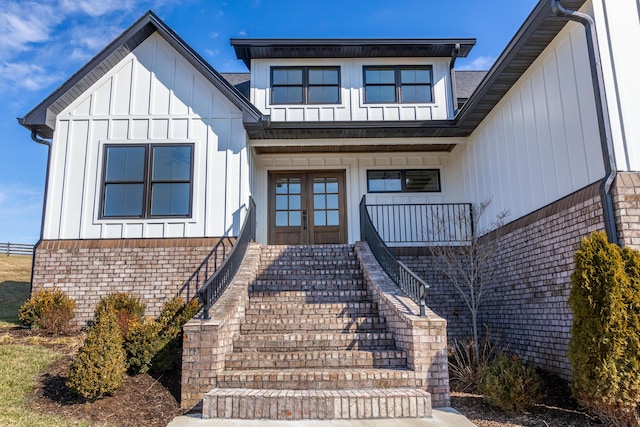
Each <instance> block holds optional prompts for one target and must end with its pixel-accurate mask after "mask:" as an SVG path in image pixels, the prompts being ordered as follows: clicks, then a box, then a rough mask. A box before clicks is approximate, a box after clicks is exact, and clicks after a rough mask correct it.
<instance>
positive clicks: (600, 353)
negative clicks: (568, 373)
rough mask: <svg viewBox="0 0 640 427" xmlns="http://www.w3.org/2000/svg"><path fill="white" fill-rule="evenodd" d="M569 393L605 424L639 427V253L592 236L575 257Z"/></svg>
mask: <svg viewBox="0 0 640 427" xmlns="http://www.w3.org/2000/svg"><path fill="white" fill-rule="evenodd" d="M575 263H576V269H575V271H574V272H573V274H572V275H571V294H570V297H569V306H570V307H571V310H572V311H573V327H572V330H571V340H570V342H569V354H568V356H569V360H571V364H572V366H573V381H572V384H571V387H572V390H573V394H574V395H575V397H576V398H577V399H578V401H579V402H580V403H581V404H583V405H584V406H585V407H587V408H588V409H589V410H590V411H591V412H593V413H595V414H596V415H598V416H599V417H600V418H601V419H602V420H603V421H605V423H606V424H607V425H611V426H620V427H631V426H637V425H640V410H639V405H640V253H638V251H634V250H631V249H627V248H625V249H624V250H622V249H620V248H619V247H618V246H616V245H614V244H611V243H609V242H608V241H607V237H606V235H605V234H604V233H603V232H597V233H594V234H593V235H591V236H590V237H589V238H585V239H584V240H583V241H582V244H581V246H580V249H579V250H578V251H577V252H576V255H575Z"/></svg>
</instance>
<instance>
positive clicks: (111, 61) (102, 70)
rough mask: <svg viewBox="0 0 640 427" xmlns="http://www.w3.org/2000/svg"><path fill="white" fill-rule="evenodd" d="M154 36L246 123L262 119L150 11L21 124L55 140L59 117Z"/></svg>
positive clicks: (24, 118)
mask: <svg viewBox="0 0 640 427" xmlns="http://www.w3.org/2000/svg"><path fill="white" fill-rule="evenodd" d="M154 32H155V33H157V34H159V35H160V36H161V37H162V38H163V39H164V40H165V41H166V42H167V43H168V44H169V45H171V46H172V47H173V49H175V51H176V52H177V53H178V54H179V55H181V56H182V57H183V58H184V59H185V60H186V61H187V62H188V63H189V64H191V65H192V66H193V67H194V68H195V69H197V70H198V71H199V72H200V74H201V75H202V76H203V77H205V78H206V80H208V81H209V82H210V83H211V84H212V85H213V86H215V87H216V88H217V89H218V90H219V91H220V92H222V93H223V94H224V95H225V96H226V97H227V98H228V99H229V101H231V102H232V103H233V104H234V105H235V106H237V107H238V108H239V109H241V110H242V112H243V117H244V121H246V122H256V121H259V120H260V119H261V118H262V114H261V113H260V112H259V111H258V110H257V109H256V108H255V107H254V106H253V105H252V104H251V103H250V102H249V101H248V100H247V99H246V98H245V97H244V96H243V95H242V94H241V93H240V92H238V90H237V89H236V88H234V87H233V86H232V85H230V84H229V83H228V82H227V81H226V80H225V79H224V78H223V77H222V76H221V75H220V74H219V73H218V72H217V71H216V70H214V69H213V68H212V67H211V66H210V65H209V64H208V63H207V62H206V61H205V60H204V59H203V58H202V57H201V56H200V55H198V54H197V53H196V52H195V51H194V50H193V49H192V48H191V47H190V46H189V45H187V44H186V43H185V42H184V40H182V39H181V38H180V37H179V36H178V35H177V34H176V33H175V32H174V31H173V30H171V29H170V28H169V27H168V26H167V25H166V24H165V23H164V22H163V21H162V20H161V19H160V18H158V17H157V16H156V15H155V14H154V13H153V12H151V11H149V12H147V13H146V14H144V15H143V16H142V17H141V18H140V19H139V20H138V21H136V22H135V23H134V24H133V25H132V26H131V27H129V28H128V29H127V30H125V31H124V32H123V33H122V34H121V35H120V36H118V37H117V38H116V39H115V40H114V41H113V42H111V43H110V44H109V45H108V46H107V47H105V48H104V49H103V50H102V51H101V52H100V53H98V54H97V55H96V56H95V57H94V58H93V59H91V60H90V61H89V62H88V63H87V64H86V65H84V66H83V67H82V68H81V69H80V70H79V71H78V72H76V73H75V74H74V75H73V76H71V77H70V78H69V79H68V80H67V81H66V82H64V83H63V84H62V85H61V86H60V87H59V88H58V89H56V90H55V91H54V92H53V93H52V94H51V95H49V96H48V97H47V98H45V99H44V100H43V101H42V102H41V103H40V104H38V105H37V106H36V107H35V108H34V109H33V110H31V111H30V112H29V113H27V114H26V115H25V116H24V117H22V118H19V119H18V121H19V122H20V124H21V125H22V126H24V127H26V128H27V129H29V130H31V131H32V132H33V133H34V134H37V135H39V136H41V137H44V138H52V137H53V133H54V130H55V126H56V119H57V116H58V114H59V113H60V112H61V111H63V110H65V109H66V108H67V107H68V106H69V105H70V104H72V103H74V102H75V101H76V100H77V99H78V97H79V96H81V95H82V94H83V93H85V92H86V91H87V89H88V88H89V87H91V86H93V85H94V84H95V82H96V81H98V80H100V79H101V78H102V77H103V76H104V75H105V74H107V73H108V72H109V71H110V70H112V69H113V68H114V67H116V66H117V65H118V64H119V63H120V61H121V60H122V59H123V58H124V57H126V56H127V55H128V54H129V53H130V52H132V51H133V50H134V49H136V48H137V47H138V46H139V45H140V44H142V43H143V42H144V41H145V40H146V39H147V38H148V37H149V36H150V35H151V34H153V33H154Z"/></svg>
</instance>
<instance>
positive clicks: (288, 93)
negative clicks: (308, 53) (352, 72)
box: [271, 67, 340, 104]
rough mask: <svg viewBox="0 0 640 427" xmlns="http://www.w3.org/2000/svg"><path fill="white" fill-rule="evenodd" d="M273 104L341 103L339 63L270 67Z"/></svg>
mask: <svg viewBox="0 0 640 427" xmlns="http://www.w3.org/2000/svg"><path fill="white" fill-rule="evenodd" d="M271 103H272V104H339V103H340V67H271Z"/></svg>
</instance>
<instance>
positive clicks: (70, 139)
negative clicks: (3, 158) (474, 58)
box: [21, 0, 640, 376]
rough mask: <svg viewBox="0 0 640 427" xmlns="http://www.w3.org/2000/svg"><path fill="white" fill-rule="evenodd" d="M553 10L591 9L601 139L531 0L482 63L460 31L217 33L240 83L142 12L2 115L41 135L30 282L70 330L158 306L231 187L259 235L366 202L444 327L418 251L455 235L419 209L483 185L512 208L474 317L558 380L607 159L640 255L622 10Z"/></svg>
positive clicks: (234, 221)
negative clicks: (410, 35)
mask: <svg viewBox="0 0 640 427" xmlns="http://www.w3.org/2000/svg"><path fill="white" fill-rule="evenodd" d="M563 5H564V6H565V7H567V8H569V9H576V10H578V9H579V10H580V11H582V12H585V13H587V14H589V15H591V16H593V17H594V18H595V22H596V25H597V29H598V38H599V42H600V49H601V52H600V55H599V58H600V59H601V61H602V68H603V71H604V87H605V89H606V100H605V101H603V102H606V103H605V104H603V109H602V112H603V114H604V116H606V117H607V118H608V121H607V123H606V125H607V127H608V128H610V132H609V133H608V135H610V138H609V140H608V141H607V138H604V139H603V137H602V132H601V128H602V125H601V123H602V120H601V117H602V116H603V114H600V111H599V108H598V105H599V101H598V98H597V97H596V96H595V95H594V89H593V80H592V74H591V69H592V66H593V64H594V63H593V62H592V61H591V60H590V57H589V47H588V45H587V38H586V36H585V30H584V28H583V26H582V25H580V24H578V23H568V22H567V20H566V19H564V18H560V17H558V16H556V15H555V14H554V12H553V11H552V8H551V5H550V4H549V2H548V1H545V0H541V1H540V3H539V4H538V5H537V6H536V8H535V9H534V11H533V12H532V14H531V15H530V16H529V18H528V19H527V21H526V22H525V23H524V24H523V27H522V28H521V29H520V30H519V32H518V33H517V34H516V36H515V37H514V39H513V40H512V41H511V43H510V44H509V46H507V48H506V50H505V52H504V53H503V54H502V55H501V56H500V57H499V58H498V60H497V62H496V64H495V65H494V66H493V67H492V69H491V70H490V71H489V72H488V73H486V75H485V74H484V73H481V74H476V75H472V73H468V74H465V73H456V72H455V71H454V70H455V62H456V58H458V57H464V56H466V55H468V54H469V52H470V50H471V49H472V47H473V45H474V43H475V41H474V40H472V39H451V40H443V39H418V40H390V39H379V40H371V39H362V40H359V39H348V40H344V39H337V40H332V39H314V40H307V39H297V40H280V39H275V40H274V39H236V40H232V42H231V43H232V45H233V46H234V48H235V50H236V53H237V56H238V58H239V59H241V60H243V61H244V62H245V64H246V65H247V67H248V69H249V71H250V76H249V80H248V81H242V82H240V83H239V84H238V82H237V81H236V80H237V78H238V77H239V76H227V78H228V79H229V80H226V79H225V77H224V76H222V75H220V74H219V73H218V72H217V71H215V70H213V69H212V68H211V67H210V66H209V65H208V64H207V63H206V62H205V61H204V60H203V59H202V58H201V57H200V56H199V55H198V54H197V53H196V52H194V51H193V50H192V49H190V48H189V47H188V46H187V45H186V44H185V43H184V42H183V41H182V40H181V39H180V38H179V37H178V36H177V35H175V33H174V32H173V31H171V29H169V28H168V27H167V26H166V25H165V24H164V23H163V22H162V21H160V20H159V19H158V18H157V17H156V16H155V15H153V14H152V13H149V14H146V15H145V16H144V17H142V18H141V19H140V20H139V21H138V22H136V23H135V24H134V25H133V26H132V27H131V28H129V29H128V30H127V31H125V33H123V34H122V35H121V36H120V37H119V38H118V39H116V40H115V41H114V42H113V43H112V44H111V45H109V46H108V47H107V48H105V50H104V51H102V52H101V53H100V54H98V56H96V58H94V59H93V60H92V61H91V62H89V63H88V64H87V65H86V66H85V67H84V68H83V69H81V70H80V72H79V73H77V74H76V75H74V77H72V78H71V79H70V80H69V81H68V82H66V83H65V84H64V85H63V86H62V87H61V88H60V89H58V90H57V91H56V92H54V93H53V94H52V95H51V96H50V97H48V98H47V99H45V100H44V101H43V102H42V103H41V104H40V105H39V106H37V107H36V108H35V109H34V110H33V111H31V112H30V113H29V114H27V116H25V117H24V118H23V119H22V120H21V123H22V124H23V125H24V126H25V127H27V128H28V129H30V130H31V131H32V132H33V133H32V135H33V137H34V138H35V139H39V138H45V139H51V141H52V142H51V146H50V163H49V173H48V178H47V196H46V207H45V216H44V220H43V230H42V239H41V242H40V243H39V245H38V249H37V251H36V256H35V266H34V274H33V289H34V290H35V289H41V288H47V287H52V286H57V287H60V288H62V289H64V290H65V291H67V292H68V293H69V294H70V295H71V296H73V297H75V298H76V299H78V300H79V304H78V306H79V316H78V320H79V322H80V323H81V324H84V323H85V322H86V321H87V320H89V319H90V317H91V314H92V312H93V307H94V305H95V303H96V302H97V301H98V300H99V298H100V297H101V296H103V295H105V294H107V293H109V292H112V291H116V290H118V291H129V292H137V293H140V294H141V295H142V296H143V297H144V298H145V299H146V300H147V301H148V304H149V306H150V309H151V311H153V310H157V308H159V306H160V305H161V303H162V301H164V300H165V299H166V298H167V297H168V296H171V295H174V294H175V293H176V292H178V291H179V290H180V288H181V287H182V286H183V285H184V283H185V282H186V281H187V279H189V277H190V275H191V274H192V273H193V272H194V270H195V269H196V268H197V267H198V266H199V264H200V263H201V261H202V260H203V259H204V257H205V256H206V254H207V253H208V252H209V251H210V250H211V248H212V247H213V246H214V245H215V244H216V243H217V242H218V241H220V239H221V238H223V237H225V236H237V235H238V233H239V231H240V227H241V225H242V222H243V220H244V216H245V213H246V210H247V206H248V204H249V199H250V197H252V198H253V200H254V201H255V203H256V214H257V240H258V242H259V243H262V244H281V245H301V244H330V243H353V242H355V241H358V240H360V223H359V204H360V202H361V199H362V197H363V196H366V203H367V204H368V205H369V206H370V207H369V209H370V212H371V213H372V214H374V213H377V214H378V216H376V217H375V218H374V220H375V221H376V226H377V227H378V231H379V233H380V234H381V235H382V237H383V238H384V239H385V240H386V241H387V242H388V243H389V244H390V245H391V246H392V247H395V248H396V254H397V255H399V256H400V257H401V259H403V260H404V261H405V263H407V264H408V265H409V266H410V267H411V268H412V269H414V271H416V272H418V273H419V274H420V275H422V276H423V277H424V278H425V279H426V280H427V281H428V282H429V283H430V284H431V293H430V299H429V301H428V304H429V306H430V307H431V308H432V309H433V310H434V311H435V312H437V313H438V314H440V315H442V316H443V317H445V318H446V319H447V320H448V322H449V336H450V337H453V338H455V337H461V336H464V335H467V333H466V331H467V330H468V329H467V320H466V308H465V307H464V305H463V304H462V302H461V301H460V300H459V299H458V298H456V296H455V293H454V292H453V291H452V289H451V288H450V287H448V285H447V284H446V281H445V280H444V279H443V278H442V277H441V276H440V273H438V270H437V268H436V267H435V266H434V265H433V263H432V260H431V259H430V256H429V254H428V251H426V250H425V241H427V240H428V241H429V242H430V243H429V244H442V243H447V242H450V241H458V240H460V238H459V236H458V237H456V236H455V235H451V233H449V234H447V233H444V232H443V231H441V230H436V228H437V227H436V226H434V225H433V223H431V225H429V224H428V223H424V224H423V223H422V222H419V221H421V218H425V217H429V216H430V217H432V218H435V222H436V223H438V224H440V223H442V222H443V221H444V222H448V221H450V218H455V217H456V215H460V213H461V212H462V213H463V214H465V215H466V214H467V213H466V212H468V209H469V208H468V206H469V204H479V203H481V202H483V201H485V200H487V199H492V204H491V205H490V207H489V209H488V211H487V212H486V213H485V215H484V216H483V218H482V219H481V222H480V227H482V229H488V227H489V225H490V223H491V221H492V219H493V218H495V216H496V215H497V214H498V213H499V212H501V211H504V210H508V211H509V212H510V216H509V221H511V222H510V223H509V224H508V225H507V226H505V228H504V230H502V231H503V232H502V233H501V237H500V239H501V251H500V253H499V255H498V260H497V266H496V269H497V270H498V271H499V275H498V276H499V280H498V281H499V283H496V284H492V286H491V288H490V290H489V292H488V295H487V299H486V305H485V308H486V309H485V312H483V313H482V319H481V320H482V322H483V323H484V324H486V325H487V326H488V330H489V333H491V334H492V335H495V336H496V339H497V340H500V341H503V342H504V343H507V344H509V345H510V348H511V350H512V351H514V352H516V353H518V354H520V355H522V357H523V358H524V359H525V360H527V361H530V362H532V363H535V364H537V365H538V366H541V367H544V368H547V369H549V370H551V371H555V372H557V373H559V374H561V375H565V376H568V375H569V373H570V367H569V364H568V362H567V360H566V357H565V350H566V346H567V343H568V337H569V328H570V325H571V313H570V311H569V309H568V306H567V303H566V301H567V297H568V280H569V275H570V273H571V270H572V262H573V261H572V256H573V252H574V251H575V249H576V248H577V245H578V244H579V241H580V239H581V238H582V237H584V236H585V235H587V234H588V233H590V232H591V231H594V230H600V229H605V228H606V227H605V222H604V220H603V202H602V200H603V199H602V196H601V194H600V193H599V187H600V184H601V181H602V180H603V178H604V177H605V175H607V167H606V166H605V162H604V161H603V157H605V158H612V159H614V160H615V168H614V172H618V174H617V177H616V178H615V180H614V182H613V186H612V189H611V194H612V199H613V208H614V212H613V213H614V217H615V222H616V226H617V228H616V230H617V231H616V236H615V237H617V238H618V239H619V241H620V243H621V244H624V245H629V246H635V247H640V235H639V234H640V232H639V231H638V230H639V228H640V215H639V214H638V212H639V211H638V209H640V207H639V206H638V203H640V202H639V196H638V187H640V173H639V172H638V171H640V144H639V143H638V141H640V124H639V123H638V122H637V120H634V117H635V116H636V115H637V114H634V113H635V112H636V109H637V107H636V106H635V103H634V102H633V101H634V100H636V99H638V96H640V87H639V86H638V83H637V79H635V78H634V76H633V70H635V69H637V65H639V64H637V63H634V61H637V58H635V57H634V56H633V55H629V54H628V52H631V51H633V46H631V43H632V42H633V40H637V39H638V37H640V25H639V24H638V19H637V18H638V15H639V14H640V11H638V10H637V7H636V6H637V5H636V4H635V2H633V1H631V0H625V1H619V0H588V1H580V0H573V1H565V2H563ZM630 35H636V36H638V37H631V36H630ZM240 77H242V76H240ZM241 80H246V79H241ZM471 81H474V82H475V84H473V83H471V89H472V90H469V88H468V85H469V84H470V82H471ZM230 82H231V83H230ZM234 84H237V86H236V87H234ZM238 89H241V90H245V89H248V90H247V91H246V93H247V96H245V95H243V94H242V93H241V91H239V90H238ZM459 102H460V104H462V103H463V102H464V105H462V106H461V107H460V106H459ZM603 140H604V142H603ZM603 144H604V145H605V146H607V147H608V149H609V153H606V154H605V155H604V156H603V148H602V147H603ZM389 206H391V207H389ZM417 206H418V207H417ZM452 209H453V210H452ZM604 210H606V208H605V209H604ZM434 212H435V213H434ZM445 212H448V213H445ZM447 215H449V216H447ZM443 233H444V234H443ZM454 234H455V233H454ZM434 235H435V237H434Z"/></svg>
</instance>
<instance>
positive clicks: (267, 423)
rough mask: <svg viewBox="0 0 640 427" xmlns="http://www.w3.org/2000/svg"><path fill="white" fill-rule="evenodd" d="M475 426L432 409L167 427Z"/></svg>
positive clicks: (190, 421) (182, 422)
mask: <svg viewBox="0 0 640 427" xmlns="http://www.w3.org/2000/svg"><path fill="white" fill-rule="evenodd" d="M390 425H393V427H474V426H475V424H473V423H472V422H471V421H469V420H468V419H467V418H466V417H465V416H464V415H461V414H460V413H459V412H458V411H456V410H455V409H453V408H438V409H434V410H433V418H395V419H382V420H330V421H317V420H297V421H282V420H273V421H272V420H225V419H210V420H203V419H202V418H201V417H200V415H199V414H192V415H183V416H181V417H176V418H174V420H173V421H171V422H170V423H169V424H168V426H167V427H190V426H194V427H389V426H390Z"/></svg>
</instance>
